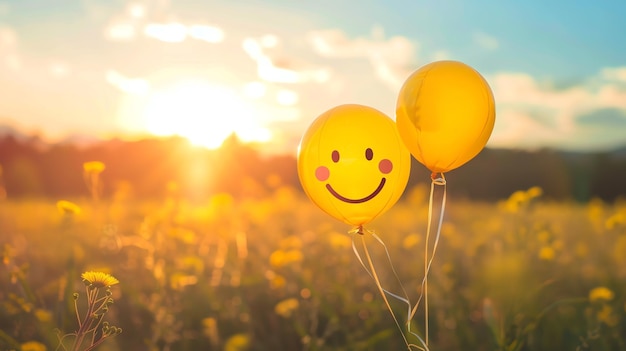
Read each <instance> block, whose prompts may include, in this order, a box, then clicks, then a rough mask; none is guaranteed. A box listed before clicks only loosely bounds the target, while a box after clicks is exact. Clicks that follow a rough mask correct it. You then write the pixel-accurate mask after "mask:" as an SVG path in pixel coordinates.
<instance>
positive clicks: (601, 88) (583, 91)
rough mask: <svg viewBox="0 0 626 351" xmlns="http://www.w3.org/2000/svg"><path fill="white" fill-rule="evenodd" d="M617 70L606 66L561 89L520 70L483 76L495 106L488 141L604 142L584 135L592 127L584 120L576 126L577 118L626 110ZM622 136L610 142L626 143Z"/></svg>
mask: <svg viewBox="0 0 626 351" xmlns="http://www.w3.org/2000/svg"><path fill="white" fill-rule="evenodd" d="M622 72H623V71H622V69H621V68H605V69H603V70H601V72H600V73H599V75H598V77H594V79H590V80H589V82H585V83H580V84H578V85H574V86H571V87H568V88H565V89H554V88H553V87H552V86H551V85H550V84H546V83H543V82H540V81H538V80H537V79H535V78H534V77H532V76H530V75H528V74H525V73H498V74H495V75H493V76H491V77H487V78H488V80H489V82H490V84H491V87H492V90H493V92H494V96H495V101H496V107H497V116H496V128H495V129H494V135H493V136H492V138H491V141H490V143H492V144H494V145H498V146H512V145H518V146H536V145H550V146H559V145H566V144H571V145H574V144H575V143H574V140H577V139H580V140H585V143H586V146H592V144H594V143H597V144H598V145H601V144H602V145H604V144H605V143H606V142H607V140H600V138H596V139H594V140H590V139H589V137H588V133H589V128H592V126H591V125H590V124H589V122H587V123H586V124H585V125H581V124H580V121H579V117H580V116H583V115H589V114H593V113H594V112H598V111H601V110H604V109H618V110H621V111H624V113H626V86H624V85H620V84H619V82H615V81H616V80H621V79H622V74H623V73H622ZM591 82H593V84H591ZM607 132H608V130H607ZM607 135H608V134H607ZM611 135H615V134H614V133H612V134H611ZM583 136H587V137H585V138H583ZM613 138H615V136H613ZM621 138H622V139H621V140H617V139H616V140H613V141H614V142H626V135H623V136H621Z"/></svg>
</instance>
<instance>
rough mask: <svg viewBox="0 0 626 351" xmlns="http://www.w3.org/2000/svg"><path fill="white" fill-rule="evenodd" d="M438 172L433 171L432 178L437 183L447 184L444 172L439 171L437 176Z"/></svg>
mask: <svg viewBox="0 0 626 351" xmlns="http://www.w3.org/2000/svg"><path fill="white" fill-rule="evenodd" d="M437 174H438V173H437V172H433V173H431V174H430V179H431V180H432V181H433V183H435V184H437V185H446V177H444V176H443V173H439V176H437Z"/></svg>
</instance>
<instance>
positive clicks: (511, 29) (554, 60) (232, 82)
mask: <svg viewBox="0 0 626 351" xmlns="http://www.w3.org/2000/svg"><path fill="white" fill-rule="evenodd" d="M44 4H45V5H44ZM48 4H49V5H48ZM52 4H54V5H52ZM625 14H626V2H624V1H593V2H592V1H549V2H544V1H538V0H530V1H516V2H513V1H495V0H494V1H484V0H477V1H469V0H454V1H434V0H433V1H418V0H414V1H413V0H402V1H401V0H391V1H383V0H345V1H339V0H332V1H331V0H317V1H286V0H268V1H251V0H231V1H227V0H224V1H212V0H205V1H201V0H196V1H176V0H170V1H167V0H145V1H123V0H57V1H54V2H52V1H50V2H46V1H40V0H12V1H7V0H4V1H1V0H0V125H10V126H13V127H15V128H18V129H19V130H21V131H24V132H38V133H40V134H42V135H43V136H45V137H46V138H52V139H60V138H65V137H67V136H71V135H83V134H85V135H95V136H98V137H111V136H116V135H126V136H133V135H146V134H156V135H167V134H180V135H183V136H185V137H187V138H189V139H190V140H191V141H192V142H194V143H197V144H201V145H205V146H208V147H216V146H219V144H220V143H221V141H222V140H223V139H224V138H225V137H226V136H227V135H229V134H230V133H232V132H233V131H235V132H236V133H237V134H238V135H239V136H240V138H241V139H243V140H248V141H251V140H259V141H264V142H266V143H267V145H268V147H270V148H271V149H272V150H283V151H286V152H295V147H296V146H297V143H298V141H299V140H300V137H301V135H302V133H303V132H304V130H305V129H306V128H307V127H308V125H309V124H310V123H311V122H312V120H313V119H314V118H315V117H317V116H318V115H319V114H321V113H323V112H324V111H325V110H327V109H329V108H331V107H334V106H336V105H340V104H344V103H360V104H364V105H368V106H371V107H374V108H377V109H379V110H381V111H383V112H384V113H386V114H388V115H389V116H390V117H394V111H395V103H396V95H397V92H398V90H399V88H400V86H401V85H402V83H403V82H404V80H405V79H406V78H407V77H408V75H409V74H410V73H411V72H412V71H414V70H415V69H417V68H419V67H420V66H421V65H424V64H426V63H429V62H432V61H435V60H441V59H452V60H459V61H463V62H465V63H467V64H469V65H471V66H473V67H474V68H476V69H477V70H478V71H479V72H481V73H482V74H483V75H484V76H485V78H486V79H487V81H488V82H489V84H490V85H491V87H492V89H493V91H494V95H495V99H496V106H497V114H496V125H495V128H494V131H493V134H492V137H491V139H490V141H489V143H488V146H491V147H507V148H537V147H555V148H561V149H573V150H596V149H609V148H613V147H617V146H623V145H626V20H624V16H625Z"/></svg>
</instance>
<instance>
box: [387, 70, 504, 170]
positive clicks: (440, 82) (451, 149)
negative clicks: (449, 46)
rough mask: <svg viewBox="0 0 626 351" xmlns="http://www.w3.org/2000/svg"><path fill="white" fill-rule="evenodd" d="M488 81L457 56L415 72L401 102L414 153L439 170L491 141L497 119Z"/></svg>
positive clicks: (405, 135)
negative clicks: (454, 58)
mask: <svg viewBox="0 0 626 351" xmlns="http://www.w3.org/2000/svg"><path fill="white" fill-rule="evenodd" d="M495 117H496V112H495V102H494V98H493V93H492V92H491V88H490V87H489V84H487V81H486V80H485V79H484V78H483V77H482V76H481V75H480V73H478V72H477V71H476V70H474V69H473V68H472V67H470V66H468V65H466V64H464V63H462V62H457V61H437V62H432V63H430V64H427V65H425V66H423V67H421V68H419V69H418V70H417V71H415V72H413V74H411V75H410V76H409V78H407V80H406V81H405V82H404V85H403V86H402V88H401V89H400V93H399V95H398V101H397V105H396V124H397V126H398V131H399V132H400V136H401V138H402V140H403V141H404V144H405V145H406V146H407V148H408V149H409V151H410V152H411V154H413V156H414V157H415V158H416V159H417V160H418V161H419V162H421V163H422V164H423V165H425V166H426V167H427V168H428V169H430V170H431V171H432V172H434V173H443V172H448V171H451V170H453V169H455V168H457V167H460V166H462V165H463V164H465V163H466V162H468V161H469V160H471V159H472V158H474V156H476V155H477V154H478V153H479V152H480V151H481V150H482V149H483V147H485V144H487V140H489V137H490V136H491V131H492V130H493V125H494V123H495Z"/></svg>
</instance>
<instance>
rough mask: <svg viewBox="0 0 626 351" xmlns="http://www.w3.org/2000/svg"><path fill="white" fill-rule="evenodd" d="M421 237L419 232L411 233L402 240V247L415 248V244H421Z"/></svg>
mask: <svg viewBox="0 0 626 351" xmlns="http://www.w3.org/2000/svg"><path fill="white" fill-rule="evenodd" d="M420 240H421V238H420V236H419V235H417V234H410V235H408V236H406V237H405V238H404V240H402V247H404V248H405V249H411V248H413V247H414V246H415V245H417V244H419V242H420Z"/></svg>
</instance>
